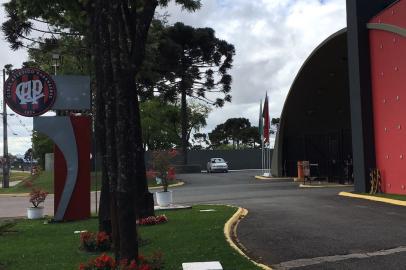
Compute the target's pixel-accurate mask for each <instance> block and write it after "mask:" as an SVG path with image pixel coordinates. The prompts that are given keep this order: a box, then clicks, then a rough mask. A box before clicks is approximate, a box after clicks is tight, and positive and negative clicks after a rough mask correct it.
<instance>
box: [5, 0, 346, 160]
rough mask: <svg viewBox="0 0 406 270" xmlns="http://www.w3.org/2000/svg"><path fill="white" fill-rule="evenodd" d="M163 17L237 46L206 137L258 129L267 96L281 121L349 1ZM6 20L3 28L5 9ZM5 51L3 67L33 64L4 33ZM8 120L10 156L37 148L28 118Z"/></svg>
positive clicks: (232, 1)
mask: <svg viewBox="0 0 406 270" xmlns="http://www.w3.org/2000/svg"><path fill="white" fill-rule="evenodd" d="M4 2H6V1H4V0H0V3H4ZM172 2H174V1H172ZM158 13H160V14H163V13H167V14H168V15H169V18H168V19H169V23H170V24H172V23H175V22H178V21H181V22H183V23H185V24H188V25H192V26H194V27H211V28H213V29H214V30H215V32H216V36H217V37H218V38H220V39H224V40H226V41H227V42H228V43H231V44H233V45H234V46H235V49H236V55H235V57H234V63H233V68H232V70H231V71H230V73H231V75H232V77H233V83H232V91H231V95H232V97H233V100H232V103H226V104H225V106H224V107H223V108H214V109H213V111H212V112H211V113H210V115H209V118H208V121H207V126H206V127H205V128H204V129H203V130H202V131H203V132H210V131H211V130H212V129H213V128H214V127H215V126H216V125H218V124H221V123H223V122H225V121H226V120H227V119H228V118H235V117H244V118H248V119H249V120H250V122H251V124H252V125H255V126H257V125H258V115H259V104H260V101H261V99H262V100H264V98H265V93H266V92H267V93H268V97H269V109H270V117H271V118H273V117H280V114H281V111H282V108H283V104H284V101H285V99H286V96H287V94H288V91H289V88H290V85H291V84H292V82H293V80H294V78H295V76H296V74H297V72H298V70H299V69H300V67H301V65H302V64H303V62H304V61H305V60H306V58H307V57H308V56H309V55H310V53H311V52H312V51H313V50H314V49H315V48H316V47H317V45H318V44H320V43H321V42H322V41H323V40H324V39H326V38H327V37H328V36H330V35H331V34H333V33H334V32H336V31H338V30H340V29H342V28H344V27H345V26H346V13H345V0H256V1H249V0H202V8H201V9H200V10H198V11H196V12H194V13H190V12H187V11H185V10H182V9H181V8H180V7H179V6H177V5H175V4H174V3H171V4H170V5H169V6H168V7H167V8H165V9H160V10H158ZM0 16H1V17H0V23H3V22H4V21H5V19H6V18H5V15H4V8H3V7H1V8H0ZM0 51H1V53H0V66H4V65H5V64H8V63H11V64H13V65H14V67H20V66H21V63H22V62H24V61H26V59H27V53H26V52H25V51H24V50H19V51H17V52H14V51H12V50H11V49H10V48H9V45H8V44H7V42H6V41H5V40H4V35H3V33H0ZM0 108H1V110H2V105H0ZM9 113H12V112H11V111H9ZM8 119H9V131H8V135H9V152H10V153H13V154H16V153H20V154H23V153H24V152H25V151H26V150H27V149H28V148H29V147H30V144H31V142H30V130H32V120H31V119H29V118H26V117H22V116H21V117H17V116H10V117H9V118H8ZM10 129H11V130H10ZM2 132H3V128H2V127H1V128H0V133H1V134H2ZM0 141H2V140H0ZM0 153H3V145H2V143H0ZM0 155H1V154H0Z"/></svg>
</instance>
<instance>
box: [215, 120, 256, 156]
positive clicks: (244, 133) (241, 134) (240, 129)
mask: <svg viewBox="0 0 406 270" xmlns="http://www.w3.org/2000/svg"><path fill="white" fill-rule="evenodd" d="M209 138H210V141H211V144H212V147H213V148H219V147H220V146H222V145H228V144H229V143H230V142H232V144H233V148H234V149H236V148H237V149H238V148H240V147H241V144H242V146H244V147H255V146H256V144H260V138H259V134H258V128H257V127H251V123H250V121H249V120H248V119H246V118H230V119H227V121H226V122H224V123H223V124H220V125H217V126H216V127H215V128H214V130H213V131H212V132H211V133H209Z"/></svg>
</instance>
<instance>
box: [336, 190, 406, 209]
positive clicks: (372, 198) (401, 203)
mask: <svg viewBox="0 0 406 270" xmlns="http://www.w3.org/2000/svg"><path fill="white" fill-rule="evenodd" d="M338 195H340V196H344V197H351V198H357V199H364V200H369V201H375V202H383V203H388V204H393V205H399V206H406V201H401V200H395V199H388V198H382V197H376V196H370V195H361V194H355V193H350V192H344V191H342V192H340V193H338Z"/></svg>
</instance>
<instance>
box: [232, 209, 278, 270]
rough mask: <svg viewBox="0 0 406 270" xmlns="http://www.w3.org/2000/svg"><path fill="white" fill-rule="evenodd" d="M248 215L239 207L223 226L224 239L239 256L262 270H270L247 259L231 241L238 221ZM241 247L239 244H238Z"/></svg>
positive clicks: (246, 211)
mask: <svg viewBox="0 0 406 270" xmlns="http://www.w3.org/2000/svg"><path fill="white" fill-rule="evenodd" d="M247 214H248V210H247V209H245V208H241V207H239V208H238V210H237V212H235V213H234V215H233V216H232V217H231V218H230V219H229V220H228V221H227V222H226V224H224V235H225V237H226V240H227V242H228V244H229V245H230V246H231V247H232V248H233V249H234V250H235V251H237V252H238V253H239V254H240V255H242V256H244V257H245V258H247V259H248V260H249V261H251V262H252V263H253V264H255V265H256V266H258V267H259V268H261V269H264V270H272V268H270V267H269V266H266V265H264V264H261V263H258V262H256V261H254V260H252V259H251V258H250V257H248V255H247V254H245V253H244V251H242V250H241V248H240V247H239V246H238V245H237V244H236V243H235V242H234V241H233V236H234V237H235V238H237V227H238V224H239V223H240V220H241V219H243V218H244V217H245V216H246V215H247ZM240 245H241V244H240Z"/></svg>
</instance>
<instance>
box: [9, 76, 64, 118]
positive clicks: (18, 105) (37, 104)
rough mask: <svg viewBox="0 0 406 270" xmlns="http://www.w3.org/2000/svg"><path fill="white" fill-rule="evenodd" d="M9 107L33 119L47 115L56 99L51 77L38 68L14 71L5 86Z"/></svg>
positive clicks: (54, 86)
mask: <svg viewBox="0 0 406 270" xmlns="http://www.w3.org/2000/svg"><path fill="white" fill-rule="evenodd" d="M4 89H5V91H4V98H5V100H6V102H7V105H8V106H9V107H10V108H11V109H12V110H13V111H14V112H16V113H18V114H20V115H22V116H27V117H32V116H38V115H41V114H44V113H46V112H47V111H48V110H50V109H51V108H52V106H53V105H54V102H55V99H56V85H55V82H54V81H53V79H52V78H51V76H50V75H48V74H47V73H45V72H44V71H42V70H39V69H36V68H22V69H17V70H14V71H13V72H12V73H11V75H10V77H9V78H8V79H7V81H6V83H5V85H4Z"/></svg>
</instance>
